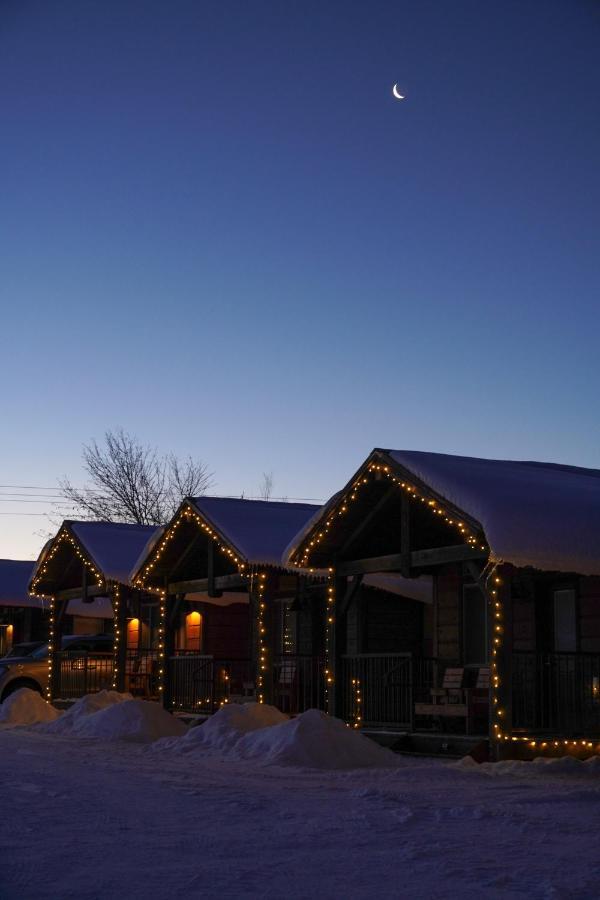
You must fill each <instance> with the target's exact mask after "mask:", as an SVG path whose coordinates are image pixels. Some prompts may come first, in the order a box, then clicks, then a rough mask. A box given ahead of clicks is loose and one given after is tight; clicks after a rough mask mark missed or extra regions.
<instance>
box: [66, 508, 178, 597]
mask: <svg viewBox="0 0 600 900" xmlns="http://www.w3.org/2000/svg"><path fill="white" fill-rule="evenodd" d="M65 524H68V525H70V528H71V531H72V533H73V534H74V535H75V537H76V538H77V540H78V541H79V542H80V543H81V544H82V546H83V547H84V548H85V550H86V551H87V553H88V554H89V556H90V557H91V558H92V559H93V560H94V562H95V563H96V565H97V567H98V569H99V570H100V572H101V573H102V575H103V576H104V578H105V579H106V580H107V581H119V582H121V583H122V584H127V583H128V582H129V573H130V571H131V568H132V566H133V564H134V563H135V561H136V559H138V557H139V556H140V554H141V553H142V551H143V549H144V548H145V546H146V544H148V542H149V541H150V540H151V539H152V538H153V537H154V535H155V534H156V533H157V532H159V531H161V528H157V527H156V526H155V525H128V524H123V523H121V522H65Z"/></svg>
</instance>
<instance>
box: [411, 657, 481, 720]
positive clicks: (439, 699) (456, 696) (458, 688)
mask: <svg viewBox="0 0 600 900" xmlns="http://www.w3.org/2000/svg"><path fill="white" fill-rule="evenodd" d="M489 683H490V670H489V668H488V667H487V666H486V667H482V668H480V669H478V672H477V679H476V682H475V686H474V687H467V686H466V673H465V669H464V668H463V667H449V668H447V669H446V671H445V672H444V678H443V681H442V687H441V688H432V689H431V691H430V694H431V700H430V701H429V702H425V703H415V715H416V716H436V717H437V716H439V717H440V718H442V719H444V718H455V719H464V720H465V731H466V733H467V734H471V732H472V730H473V723H474V720H475V719H476V718H477V717H478V716H481V715H482V714H485V712H484V711H487V704H488V690H489Z"/></svg>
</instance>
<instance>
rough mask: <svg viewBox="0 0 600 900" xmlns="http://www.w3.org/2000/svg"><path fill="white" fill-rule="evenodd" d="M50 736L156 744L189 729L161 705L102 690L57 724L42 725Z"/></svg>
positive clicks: (81, 701) (77, 701)
mask: <svg viewBox="0 0 600 900" xmlns="http://www.w3.org/2000/svg"><path fill="white" fill-rule="evenodd" d="M40 730H41V731H45V732H47V733H50V734H74V735H77V736H79V737H91V738H97V739H100V740H109V741H119V740H123V741H140V742H146V741H147V742H150V741H156V740H158V739H159V738H164V737H174V736H177V737H181V736H182V735H183V734H185V732H186V730H187V728H186V726H185V725H184V724H183V723H182V722H180V721H178V720H177V719H174V718H173V716H171V715H170V714H169V713H168V712H166V710H164V709H163V708H162V706H160V705H159V704H158V703H149V702H148V701H146V700H134V699H133V697H132V696H131V694H120V693H119V692H118V691H99V692H98V693H97V694H87V695H86V696H85V697H80V699H79V700H76V701H75V703H74V704H73V706H71V708H70V709H68V710H67V712H65V713H64V715H62V716H61V718H60V719H58V720H57V721H56V722H51V723H50V724H49V725H42V726H41V728H40Z"/></svg>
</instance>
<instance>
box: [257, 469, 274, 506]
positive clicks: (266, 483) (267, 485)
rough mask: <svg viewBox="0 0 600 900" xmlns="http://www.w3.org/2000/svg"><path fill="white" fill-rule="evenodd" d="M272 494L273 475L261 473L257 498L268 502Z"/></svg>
mask: <svg viewBox="0 0 600 900" xmlns="http://www.w3.org/2000/svg"><path fill="white" fill-rule="evenodd" d="M272 493H273V473H272V472H263V477H262V481H261V483H260V487H259V489H258V496H259V497H260V499H261V500H270V499H271V494H272Z"/></svg>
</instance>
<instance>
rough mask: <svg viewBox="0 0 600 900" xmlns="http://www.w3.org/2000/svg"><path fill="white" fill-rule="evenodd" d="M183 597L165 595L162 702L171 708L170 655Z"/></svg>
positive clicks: (172, 694)
mask: <svg viewBox="0 0 600 900" xmlns="http://www.w3.org/2000/svg"><path fill="white" fill-rule="evenodd" d="M182 599H183V595H182V594H178V595H174V594H167V595H166V597H165V618H164V628H165V634H164V642H163V643H164V647H165V651H164V652H165V655H164V659H163V676H162V684H163V691H162V703H163V706H164V708H165V709H168V710H171V709H172V708H173V705H174V702H175V700H176V698H175V695H174V687H175V686H174V684H173V677H172V673H173V665H172V663H171V657H172V656H173V655H174V653H175V632H176V622H177V610H178V609H179V607H180V605H181V601H182Z"/></svg>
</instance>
